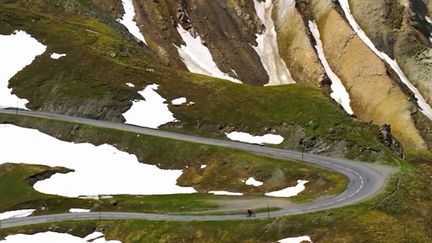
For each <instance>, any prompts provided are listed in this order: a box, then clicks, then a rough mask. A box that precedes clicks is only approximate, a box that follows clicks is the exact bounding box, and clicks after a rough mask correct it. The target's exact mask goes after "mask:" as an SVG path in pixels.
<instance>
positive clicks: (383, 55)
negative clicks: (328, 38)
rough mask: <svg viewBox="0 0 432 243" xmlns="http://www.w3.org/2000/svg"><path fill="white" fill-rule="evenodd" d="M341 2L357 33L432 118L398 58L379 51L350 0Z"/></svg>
mask: <svg viewBox="0 0 432 243" xmlns="http://www.w3.org/2000/svg"><path fill="white" fill-rule="evenodd" d="M339 3H340V5H341V7H342V9H343V11H344V13H345V16H346V18H347V19H348V22H349V24H350V25H351V28H353V30H354V31H355V32H356V33H357V35H358V36H359V37H360V39H362V41H363V42H364V43H365V44H366V45H367V46H368V47H369V48H370V49H371V50H372V51H373V52H374V53H375V54H376V55H377V56H379V57H380V58H381V59H382V60H384V61H385V62H386V63H387V64H388V65H390V67H392V69H393V70H394V71H395V72H396V73H397V75H398V76H399V78H400V79H401V80H402V82H403V83H404V84H405V85H406V86H407V87H408V88H409V89H410V90H411V92H413V93H414V95H415V97H416V98H417V104H418V106H419V107H420V109H421V111H422V112H423V113H424V114H425V115H426V116H427V117H428V118H429V119H432V108H431V107H430V106H429V104H428V103H427V102H426V100H425V99H424V98H423V96H422V95H421V94H420V92H419V91H418V90H417V88H416V87H414V85H412V84H411V82H410V81H409V80H408V78H407V77H406V76H405V74H404V72H403V71H402V69H401V68H400V67H399V64H398V63H397V61H396V60H393V59H391V58H390V57H389V56H388V55H387V54H386V53H384V52H381V51H379V50H378V49H377V48H376V47H375V45H374V44H373V42H372V41H371V40H370V39H369V37H368V36H367V35H366V33H365V32H364V31H363V30H362V29H361V28H360V26H359V25H358V23H357V22H356V20H355V19H354V16H353V15H352V14H351V9H350V6H349V0H339Z"/></svg>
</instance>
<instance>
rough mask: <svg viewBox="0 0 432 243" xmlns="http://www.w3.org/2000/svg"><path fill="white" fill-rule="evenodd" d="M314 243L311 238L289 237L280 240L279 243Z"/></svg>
mask: <svg viewBox="0 0 432 243" xmlns="http://www.w3.org/2000/svg"><path fill="white" fill-rule="evenodd" d="M305 241H306V242H312V240H311V238H310V237H309V236H299V237H289V238H285V239H282V240H279V241H278V243H302V242H305Z"/></svg>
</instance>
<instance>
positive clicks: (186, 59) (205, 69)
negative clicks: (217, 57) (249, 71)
mask: <svg viewBox="0 0 432 243" xmlns="http://www.w3.org/2000/svg"><path fill="white" fill-rule="evenodd" d="M177 31H178V33H179V34H180V36H181V37H182V39H183V41H184V42H185V43H186V45H181V46H180V47H177V50H178V53H179V55H180V57H181V59H182V61H183V63H184V64H185V65H186V67H187V69H188V70H189V71H190V72H193V73H199V74H204V75H207V76H212V77H216V78H221V79H226V80H229V81H232V82H235V83H241V81H240V80H237V79H235V78H232V77H230V76H229V75H228V74H226V73H224V72H222V71H221V70H220V69H219V68H218V66H217V65H216V63H215V62H214V60H213V57H212V55H211V53H210V51H209V49H208V48H207V47H206V46H204V45H203V44H202V41H201V37H200V36H199V35H197V37H195V38H194V37H193V36H192V35H191V33H189V31H187V30H185V29H183V27H182V26H181V25H178V26H177Z"/></svg>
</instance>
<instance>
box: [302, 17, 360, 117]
mask: <svg viewBox="0 0 432 243" xmlns="http://www.w3.org/2000/svg"><path fill="white" fill-rule="evenodd" d="M309 29H310V31H311V33H312V35H313V37H314V39H315V42H316V43H317V44H316V45H315V49H316V50H317V52H318V57H319V59H320V60H321V63H322V65H323V66H324V69H325V71H326V73H327V75H328V77H329V78H330V80H331V81H332V84H331V90H332V93H331V94H330V96H331V97H332V98H333V99H334V100H335V101H336V102H338V103H339V104H340V105H341V106H342V107H343V108H344V109H345V111H346V112H347V113H348V114H350V115H352V114H354V112H353V110H352V108H351V106H350V102H351V100H350V97H349V94H348V92H347V91H346V89H345V86H344V85H343V83H342V81H341V80H340V78H339V77H338V76H337V75H336V74H335V73H334V72H333V70H332V69H331V67H330V64H329V63H328V61H327V58H326V56H325V54H324V48H323V44H322V42H321V35H320V32H319V29H318V26H317V25H316V24H315V23H314V22H312V21H309Z"/></svg>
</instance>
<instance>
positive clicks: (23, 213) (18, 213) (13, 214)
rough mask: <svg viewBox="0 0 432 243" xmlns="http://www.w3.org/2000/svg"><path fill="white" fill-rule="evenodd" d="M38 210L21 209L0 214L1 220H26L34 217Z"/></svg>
mask: <svg viewBox="0 0 432 243" xmlns="http://www.w3.org/2000/svg"><path fill="white" fill-rule="evenodd" d="M34 211H36V209H21V210H15V211H8V212H4V213H0V220H4V219H12V218H25V217H28V216H30V215H32V214H33V213H34Z"/></svg>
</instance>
